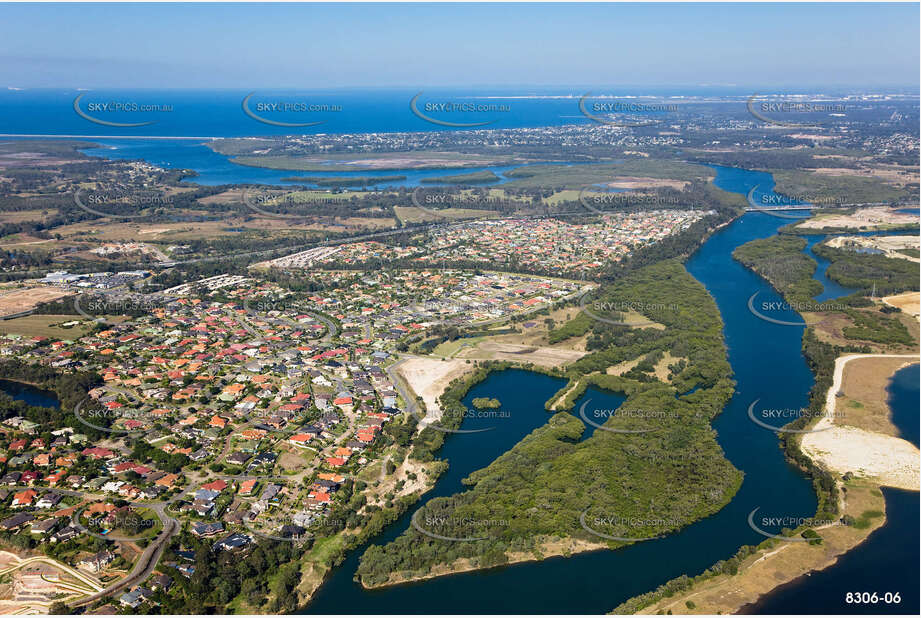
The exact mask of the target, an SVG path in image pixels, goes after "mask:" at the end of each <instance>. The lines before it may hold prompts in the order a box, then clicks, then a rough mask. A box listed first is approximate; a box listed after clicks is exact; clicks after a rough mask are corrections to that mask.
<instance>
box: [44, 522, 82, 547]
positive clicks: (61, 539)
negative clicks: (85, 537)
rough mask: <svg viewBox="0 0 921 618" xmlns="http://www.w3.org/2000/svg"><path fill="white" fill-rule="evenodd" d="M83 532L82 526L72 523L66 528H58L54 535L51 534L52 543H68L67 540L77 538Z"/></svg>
mask: <svg viewBox="0 0 921 618" xmlns="http://www.w3.org/2000/svg"><path fill="white" fill-rule="evenodd" d="M81 534H83V531H82V530H81V529H80V528H77V527H76V526H73V525H70V526H67V527H66V528H62V529H60V530H58V531H57V532H55V533H54V534H53V535H51V542H52V543H66V542H67V541H69V540H71V539H75V538H77V537H78V536H80V535H81Z"/></svg>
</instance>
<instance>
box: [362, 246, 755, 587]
mask: <svg viewBox="0 0 921 618" xmlns="http://www.w3.org/2000/svg"><path fill="white" fill-rule="evenodd" d="M603 293H604V294H608V295H611V297H618V298H627V297H630V298H634V299H637V300H642V301H643V302H645V303H647V304H649V303H651V301H652V300H653V299H657V300H661V299H662V298H667V299H668V300H669V301H670V302H671V301H674V303H675V305H676V308H675V309H669V310H662V311H661V312H660V313H659V314H657V315H656V316H655V318H656V320H657V321H660V322H661V323H663V324H666V326H667V328H666V330H665V331H662V330H655V331H653V330H651V329H646V330H649V332H648V333H647V334H646V335H641V336H640V339H638V340H635V341H632V343H630V344H629V345H632V346H637V347H642V348H643V349H646V350H647V352H652V353H655V352H662V353H664V351H665V350H667V349H670V348H671V347H672V346H674V345H675V344H676V343H678V342H679V341H684V342H685V346H686V348H685V350H684V351H683V352H682V356H685V355H686V356H687V357H689V358H692V359H694V361H693V362H692V363H691V364H690V365H689V366H688V367H686V368H685V369H684V370H683V371H682V372H681V375H680V377H679V379H678V380H677V382H678V383H679V384H681V390H676V389H675V388H674V387H673V386H671V385H669V384H664V383H662V382H659V381H648V382H640V381H637V380H631V379H629V378H625V377H618V376H605V375H598V374H596V373H594V372H595V371H596V366H602V365H604V366H606V364H607V363H609V357H610V356H613V357H616V356H619V355H620V352H619V351H618V350H617V348H618V340H619V339H618V338H619V337H622V336H623V337H629V336H631V335H629V332H633V333H640V332H642V331H639V330H631V329H629V328H626V327H620V326H611V325H605V328H607V327H610V328H611V329H612V330H615V331H617V334H616V335H612V336H611V337H609V338H602V339H601V340H600V341H603V342H604V346H603V347H601V348H599V349H598V350H597V351H596V352H595V353H593V354H591V355H589V356H587V357H585V358H584V359H582V360H583V361H586V359H588V360H587V361H586V362H582V361H580V362H579V363H576V367H575V368H574V369H572V370H570V371H569V372H568V374H567V377H569V378H570V379H578V378H579V376H584V377H586V379H587V380H591V381H592V382H593V383H594V384H596V385H598V386H601V387H604V388H608V389H611V390H617V391H620V392H623V393H625V394H626V395H627V400H626V402H625V403H624V404H623V405H622V406H621V407H620V408H618V411H617V413H616V414H612V415H610V417H608V416H603V417H599V416H597V415H596V414H595V412H597V411H595V410H592V409H586V410H585V413H586V418H589V419H592V418H595V419H597V420H593V421H592V422H593V423H597V424H599V425H603V426H604V427H605V428H606V429H595V430H594V431H593V433H591V435H589V436H588V437H587V438H586V439H584V440H582V439H581V438H582V435H583V433H584V431H585V428H586V424H585V423H584V422H583V421H582V420H581V419H580V417H579V416H578V414H577V413H575V412H574V413H570V412H558V413H556V414H554V415H553V416H551V417H550V418H549V420H548V422H547V423H546V424H545V425H543V426H542V427H539V428H538V429H535V430H534V431H532V432H531V433H530V434H529V435H528V436H526V437H525V438H524V439H523V440H521V441H520V442H519V443H518V444H516V445H515V446H514V447H512V449H511V450H509V451H507V452H506V453H504V454H503V455H501V456H500V457H499V458H498V459H496V460H495V461H494V462H493V463H491V464H490V465H489V466H487V467H486V468H483V469H481V470H477V471H475V472H473V473H472V474H471V475H470V476H469V477H467V478H466V479H464V484H465V485H466V486H467V487H468V488H469V489H467V490H466V491H464V492H461V493H458V494H455V495H453V496H449V497H444V498H435V499H433V500H430V501H429V502H428V503H427V504H426V505H425V507H423V508H422V509H421V510H420V511H419V513H418V514H417V515H416V518H415V522H416V523H417V524H418V525H419V526H420V527H421V528H423V529H424V530H426V531H427V532H428V533H429V534H426V533H423V532H421V531H420V530H418V529H416V528H415V527H410V528H409V530H408V531H407V532H405V533H404V534H402V535H401V536H400V537H398V538H397V539H395V540H394V541H393V542H391V543H388V544H387V545H384V546H377V545H375V546H371V547H370V548H368V550H367V551H366V552H365V554H364V555H363V556H362V559H361V563H360V565H359V568H358V575H359V577H360V578H361V581H362V583H363V584H364V585H366V586H379V585H384V584H387V583H395V582H396V581H400V580H401V579H404V578H415V577H426V576H427V575H429V574H430V573H431V572H432V569H433V567H436V566H437V565H451V564H453V563H455V562H456V561H458V560H464V561H467V563H468V564H470V565H472V566H474V567H475V568H488V567H491V566H496V565H500V564H503V563H505V562H507V561H508V559H509V555H511V554H520V553H525V554H527V555H530V556H534V557H536V558H540V557H543V556H544V555H545V554H547V553H549V552H548V551H547V548H548V547H547V545H545V543H552V542H553V541H554V540H557V541H559V540H560V539H575V540H578V541H582V542H584V543H588V544H596V545H597V546H599V547H605V546H606V547H609V548H612V549H613V548H616V547H620V546H623V545H625V544H629V543H631V542H633V540H639V539H644V538H649V537H652V536H658V535H661V534H668V533H670V532H674V531H676V530H678V529H680V528H682V527H684V526H686V525H688V524H689V523H691V522H693V521H696V520H698V519H700V518H703V517H706V516H708V515H711V514H713V513H715V512H716V511H718V510H719V509H720V508H722V507H723V506H724V505H725V504H726V503H728V501H729V500H730V499H731V497H732V496H733V495H734V493H735V491H736V490H737V489H738V487H739V485H740V483H741V478H742V475H741V473H740V472H739V471H738V470H736V469H735V468H733V467H732V465H731V464H730V463H729V461H727V460H726V458H725V457H724V455H723V452H722V449H721V448H720V446H719V444H718V443H717V442H716V440H715V437H714V433H713V431H712V429H711V427H710V420H711V419H712V418H713V417H714V416H715V415H716V414H718V413H719V411H721V410H722V408H723V406H724V405H725V403H726V402H727V401H728V399H729V397H730V396H731V395H732V391H733V382H732V380H731V378H730V372H731V370H730V367H729V364H728V362H727V361H726V357H725V355H726V351H725V347H724V345H723V341H722V332H721V321H720V318H719V314H718V312H717V308H716V305H715V303H714V302H713V300H712V298H711V297H710V296H709V295H708V294H707V292H706V290H705V289H704V288H703V286H702V285H701V284H700V283H698V282H697V281H696V280H694V279H693V278H692V277H691V276H690V275H689V274H688V273H687V272H686V271H685V270H684V268H683V266H682V265H681V263H680V262H679V261H677V260H669V261H666V262H663V263H660V264H656V265H654V266H650V267H646V268H642V269H639V270H637V271H635V272H633V273H631V274H629V275H627V276H626V277H625V278H624V279H623V280H622V281H620V282H618V283H616V284H613V285H611V286H607V287H605V288H604V290H603ZM645 337H648V338H649V341H644V340H643V339H644V338H645ZM480 371H485V370H482V369H481V370H480ZM589 374H591V375H589ZM478 379H481V378H478V377H477V376H473V377H471V378H470V380H471V381H477V380H478ZM468 384H469V382H468V383H467V384H464V385H463V386H462V385H461V384H458V385H456V388H463V389H464V392H465V391H466V388H469V386H468ZM695 385H698V386H699V388H698V389H697V390H696V391H695V392H694V393H693V394H691V395H688V396H685V397H680V396H679V394H680V393H681V392H685V389H687V390H690V388H691V387H693V386H695ZM451 399H457V397H456V396H451ZM589 407H590V406H589ZM621 412H623V413H622V414H621ZM637 428H643V429H646V430H649V431H645V432H643V433H619V432H615V431H609V430H607V429H637ZM583 523H584V524H585V527H584V526H583ZM586 528H590V530H589V529H586ZM593 531H594V532H593ZM597 533H600V534H601V535H609V536H616V537H619V538H620V539H633V540H612V539H609V538H607V537H605V536H599V534H597ZM431 534H435V535H438V536H441V537H446V538H448V539H463V540H462V541H452V540H444V539H442V538H436V537H433V536H431Z"/></svg>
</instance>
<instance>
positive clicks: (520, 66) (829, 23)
mask: <svg viewBox="0 0 921 618" xmlns="http://www.w3.org/2000/svg"><path fill="white" fill-rule="evenodd" d="M918 24H919V5H918V4H917V3H914V4H767V5H766V4H696V5H691V4H645V5H630V4H606V5H601V4H531V5H523V4H389V5H385V4H339V5H323V4H305V5H291V4H275V5H265V4H258V5H257V4H158V5H150V4H123V5H113V4H104V5H103V4H95V5H86V4H34V5H29V4H3V5H0V87H7V86H14V87H16V86H18V87H30V88H31V87H67V88H75V87H94V88H104V87H150V88H164V87H176V88H193V87H209V88H221V87H226V88H269V87H280V88H304V89H314V88H338V87H350V86H355V87H387V86H412V87H416V86H421V87H436V86H480V85H483V86H496V85H573V86H583V85H596V84H597V85H612V84H624V85H698V84H733V85H738V86H746V85H757V86H759V87H763V86H777V87H782V86H804V85H807V86H829V85H842V86H857V87H859V86H866V87H879V86H890V85H906V86H917V84H918V74H919V25H918Z"/></svg>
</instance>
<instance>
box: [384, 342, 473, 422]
mask: <svg viewBox="0 0 921 618" xmlns="http://www.w3.org/2000/svg"><path fill="white" fill-rule="evenodd" d="M473 369H474V367H473V363H470V364H469V365H468V364H467V363H466V362H465V361H462V360H439V359H437V358H421V357H417V358H407V359H406V360H404V361H403V362H402V363H401V364H400V366H399V367H397V369H396V372H397V373H398V374H399V375H400V376H401V377H402V378H403V379H404V380H405V381H406V383H407V384H408V385H409V388H411V389H412V391H413V392H414V393H415V394H416V395H418V396H419V397H422V401H423V402H425V409H426V415H425V419H424V420H423V421H421V422H420V425H421V426H424V425H428V424H429V423H431V422H433V421H435V420H437V419H439V418H441V408H440V407H439V406H438V398H439V397H440V396H441V394H442V393H443V392H444V390H445V388H446V387H447V386H448V384H450V383H451V380H453V379H454V378H459V377H461V376H462V375H464V374H465V373H467V372H469V371H473Z"/></svg>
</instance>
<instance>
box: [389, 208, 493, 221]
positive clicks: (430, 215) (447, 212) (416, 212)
mask: <svg viewBox="0 0 921 618" xmlns="http://www.w3.org/2000/svg"><path fill="white" fill-rule="evenodd" d="M393 211H394V212H395V213H396V215H397V218H398V219H399V220H400V221H402V222H404V223H421V222H423V221H440V220H442V219H480V218H485V217H491V216H495V214H496V213H495V212H493V211H491V210H477V209H474V208H439V209H437V210H436V209H434V208H433V209H432V210H431V211H429V210H423V209H421V208H416V207H415V206H394V207H393ZM436 213H437V214H436ZM439 215H440V216H439Z"/></svg>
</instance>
